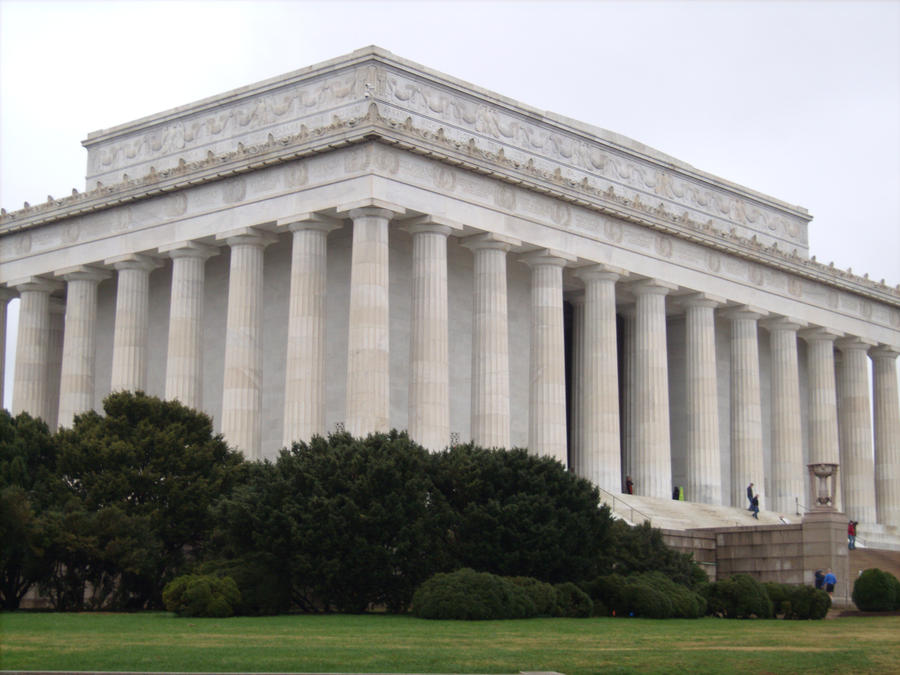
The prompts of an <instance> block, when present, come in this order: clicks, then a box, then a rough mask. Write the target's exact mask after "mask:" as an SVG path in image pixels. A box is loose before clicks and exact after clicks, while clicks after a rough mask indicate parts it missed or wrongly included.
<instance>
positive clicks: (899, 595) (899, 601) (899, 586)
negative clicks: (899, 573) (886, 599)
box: [885, 572, 900, 612]
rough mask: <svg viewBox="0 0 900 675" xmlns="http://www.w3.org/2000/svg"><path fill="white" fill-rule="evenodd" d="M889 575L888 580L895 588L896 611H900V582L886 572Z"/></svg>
mask: <svg viewBox="0 0 900 675" xmlns="http://www.w3.org/2000/svg"><path fill="white" fill-rule="evenodd" d="M885 574H887V575H888V579H890V581H891V584H892V585H893V586H894V611H895V612H896V611H898V610H900V580H898V579H897V577H895V576H894V575H893V574H891V573H890V572H885Z"/></svg>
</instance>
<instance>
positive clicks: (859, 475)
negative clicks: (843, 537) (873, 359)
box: [837, 338, 877, 523]
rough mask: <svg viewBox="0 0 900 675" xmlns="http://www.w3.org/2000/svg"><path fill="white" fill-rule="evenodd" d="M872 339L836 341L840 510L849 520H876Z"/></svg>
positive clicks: (872, 521)
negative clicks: (871, 381) (870, 385)
mask: <svg viewBox="0 0 900 675" xmlns="http://www.w3.org/2000/svg"><path fill="white" fill-rule="evenodd" d="M873 346H874V344H873V343H872V342H868V341H866V340H861V339H858V338H843V339H841V340H838V342H837V347H838V349H840V351H841V361H840V366H839V368H838V376H839V377H840V386H839V387H838V391H839V392H840V398H839V400H838V428H839V432H840V454H841V472H840V477H841V495H842V497H843V511H844V513H846V514H847V516H848V517H849V518H850V519H851V520H857V521H859V522H862V523H875V522H876V520H877V518H876V513H875V463H874V459H873V456H872V453H873V448H872V410H871V407H870V405H869V355H868V351H869V348H870V347H873Z"/></svg>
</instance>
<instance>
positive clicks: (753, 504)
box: [750, 495, 759, 520]
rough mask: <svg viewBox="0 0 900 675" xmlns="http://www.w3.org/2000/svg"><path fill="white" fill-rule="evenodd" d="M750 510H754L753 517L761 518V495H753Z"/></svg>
mask: <svg viewBox="0 0 900 675" xmlns="http://www.w3.org/2000/svg"><path fill="white" fill-rule="evenodd" d="M750 510H751V511H753V517H754V518H756V519H757V520H759V495H753V498H752V499H751V500H750Z"/></svg>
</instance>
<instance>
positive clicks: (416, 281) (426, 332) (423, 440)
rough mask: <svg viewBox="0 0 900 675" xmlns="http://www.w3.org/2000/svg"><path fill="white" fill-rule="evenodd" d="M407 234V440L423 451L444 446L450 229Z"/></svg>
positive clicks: (413, 229) (420, 227)
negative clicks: (409, 287)
mask: <svg viewBox="0 0 900 675" xmlns="http://www.w3.org/2000/svg"><path fill="white" fill-rule="evenodd" d="M407 229H408V230H409V232H410V234H412V245H413V252H412V325H411V330H410V341H409V352H410V360H409V368H410V378H409V435H410V437H411V438H412V439H413V440H414V441H416V442H417V443H419V444H421V445H422V446H423V447H425V448H427V449H428V450H432V451H437V450H443V449H444V448H446V447H447V445H448V444H449V442H450V367H449V323H448V317H447V236H448V235H449V234H450V228H449V227H447V226H446V225H439V224H437V223H434V222H431V221H429V220H428V219H425V220H423V221H419V222H416V223H414V224H411V225H409V226H408V227H407Z"/></svg>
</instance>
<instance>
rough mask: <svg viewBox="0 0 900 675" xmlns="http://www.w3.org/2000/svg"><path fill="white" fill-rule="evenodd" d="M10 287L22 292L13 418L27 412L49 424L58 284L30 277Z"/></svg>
mask: <svg viewBox="0 0 900 675" xmlns="http://www.w3.org/2000/svg"><path fill="white" fill-rule="evenodd" d="M10 285H11V286H13V287H15V288H16V289H17V290H18V291H19V332H18V338H17V341H16V366H15V375H14V380H13V400H12V411H11V412H12V414H13V415H18V414H19V413H20V412H27V413H28V414H29V415H31V416H32V417H40V418H41V419H42V420H44V421H45V422H46V421H47V420H48V418H49V411H48V410H47V384H48V373H49V367H50V293H51V292H52V291H53V290H55V289H56V288H58V287H59V284H58V283H54V282H52V281H50V280H48V279H42V278H40V277H29V278H28V279H24V280H22V281H19V282H13V283H11V284H10Z"/></svg>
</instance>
